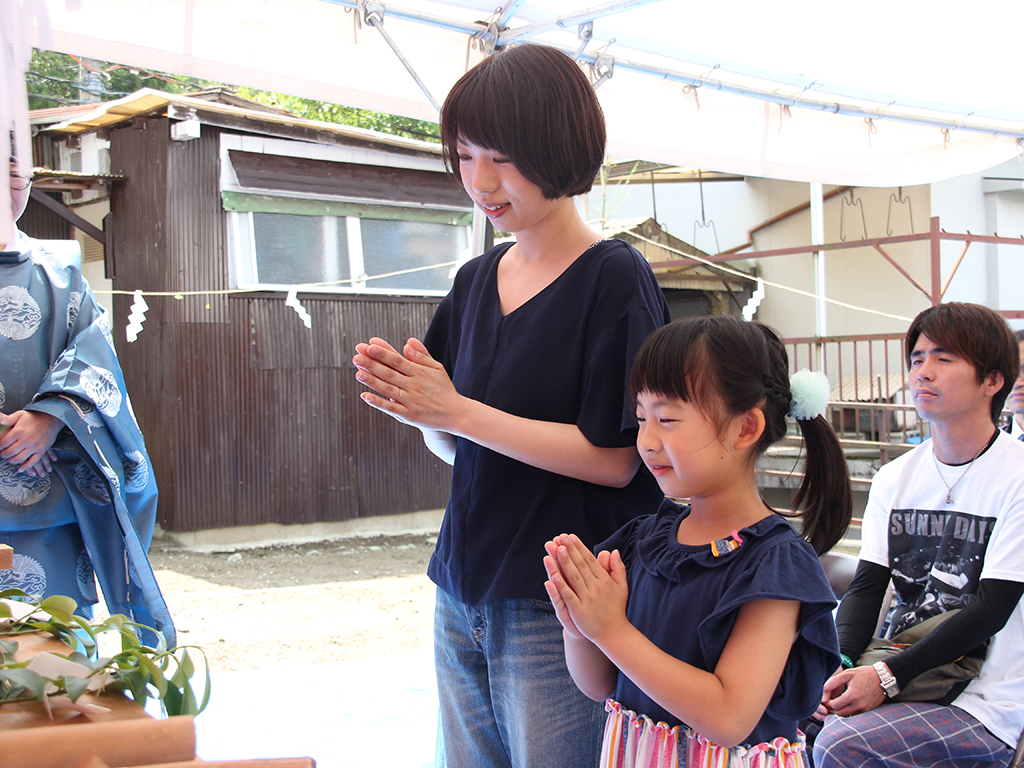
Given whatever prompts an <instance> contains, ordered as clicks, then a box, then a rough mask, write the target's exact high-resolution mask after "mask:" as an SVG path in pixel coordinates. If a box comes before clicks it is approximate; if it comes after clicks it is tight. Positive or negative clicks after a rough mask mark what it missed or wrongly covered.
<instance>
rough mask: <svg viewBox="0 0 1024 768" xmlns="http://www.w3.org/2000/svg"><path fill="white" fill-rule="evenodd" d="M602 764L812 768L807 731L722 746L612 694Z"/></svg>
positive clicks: (606, 767)
mask: <svg viewBox="0 0 1024 768" xmlns="http://www.w3.org/2000/svg"><path fill="white" fill-rule="evenodd" d="M605 710H606V711H607V712H608V719H607V720H606V721H605V726H604V742H603V744H602V746H601V763H600V768H806V766H807V761H806V759H805V754H806V749H807V747H806V744H805V742H804V735H803V734H802V733H800V734H798V736H797V741H796V743H791V742H789V741H788V740H787V739H784V738H782V737H781V736H780V737H779V738H777V739H773V740H772V741H771V742H763V743H761V744H755V745H753V746H739V747H720V746H718V745H717V744H713V743H712V742H710V741H708V740H707V739H705V738H704V737H703V736H701V735H700V734H698V733H697V732H696V731H694V730H692V729H688V730H686V731H683V732H680V730H679V726H678V725H675V726H671V727H670V726H669V725H667V724H665V723H655V722H654V721H653V720H651V718H649V717H648V716H647V715H638V714H636V713H635V712H632V711H630V710H628V709H624V708H623V707H622V705H621V704H619V703H618V702H617V701H614V700H612V699H608V701H607V702H605Z"/></svg>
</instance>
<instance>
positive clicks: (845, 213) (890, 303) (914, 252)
mask: <svg viewBox="0 0 1024 768" xmlns="http://www.w3.org/2000/svg"><path fill="white" fill-rule="evenodd" d="M752 183H753V182H752ZM757 183H758V184H759V185H760V186H762V187H763V188H764V193H765V194H766V195H768V196H769V197H770V198H771V199H772V201H773V203H772V205H771V206H770V208H772V209H779V210H777V211H773V213H772V214H771V215H773V216H774V215H777V214H778V213H780V212H782V211H784V210H787V209H788V208H790V207H793V206H794V205H798V204H800V203H806V202H807V200H808V195H809V188H808V186H807V185H805V184H803V185H796V184H790V183H783V182H772V181H764V180H762V181H759V182H757ZM831 189H834V187H826V193H827V192H828V191H831ZM902 194H903V198H904V199H909V201H910V205H909V207H908V206H906V205H903V204H899V203H898V202H897V201H896V199H898V196H899V193H898V190H895V189H867V188H865V189H860V188H855V189H854V190H853V200H854V203H855V204H852V205H851V202H850V194H849V192H847V193H844V194H842V195H838V196H836V197H833V198H831V199H829V200H827V201H825V242H827V243H837V242H842V241H852V240H860V239H864V238H865V235H866V236H867V237H869V238H877V237H885V236H886V235H887V231H888V232H889V233H891V234H893V235H901V234H911V231H913V232H915V233H922V232H927V229H928V211H929V189H928V187H911V188H906V189H903V191H902ZM894 198H895V199H894ZM862 212H863V215H862ZM910 213H912V214H913V216H912V217H911V216H910V215H909V214H910ZM911 218H913V225H912V226H913V230H911ZM810 226H811V224H810V212H809V211H802V212H800V213H797V214H795V215H793V216H791V217H789V218H787V219H785V220H784V221H781V222H779V223H777V224H774V225H772V226H771V227H769V228H767V229H765V230H762V231H761V232H759V233H757V234H756V235H755V237H754V249H755V250H770V249H776V248H786V247H791V246H795V245H803V244H806V243H807V242H809V240H810ZM883 247H884V249H885V251H886V252H887V253H888V254H889V255H890V256H891V257H892V258H893V259H894V260H895V261H897V262H898V263H899V264H900V265H901V266H902V267H903V268H904V269H905V270H906V271H907V272H909V273H910V274H911V275H912V276H913V277H914V278H916V279H917V281H918V282H920V283H921V284H922V285H923V286H924V287H925V288H926V289H927V288H928V285H929V281H930V278H929V274H928V245H927V243H906V244H893V245H887V246H883ZM758 265H759V273H760V275H761V276H762V277H763V278H764V279H765V280H766V281H771V282H775V283H779V284H783V285H788V286H792V287H794V288H797V289H800V290H803V291H807V292H809V293H813V292H814V268H813V257H812V256H811V255H810V254H801V255H795V256H776V257H771V258H766V259H762V260H760V261H759V262H758ZM825 280H826V295H827V296H828V298H830V299H834V300H836V301H841V302H844V303H847V304H850V305H853V306H857V307H865V308H867V309H871V310H877V311H881V312H885V313H888V314H892V315H901V316H903V317H907V318H912V317H913V316H914V315H916V314H917V313H918V312H920V311H921V310H922V309H924V308H925V307H927V306H928V305H929V302H928V300H927V298H926V297H925V296H924V295H923V294H922V293H921V292H920V291H919V290H917V289H916V288H915V287H914V286H913V285H912V284H911V283H910V282H909V281H908V280H907V279H906V278H904V277H903V276H902V275H900V274H899V272H897V271H896V269H894V268H893V267H892V266H891V265H890V264H889V263H888V262H887V261H886V260H885V259H884V258H883V257H882V256H881V255H880V254H879V253H878V252H877V251H876V250H874V249H873V248H858V249H849V250H835V251H826V252H825ZM757 317H758V319H759V320H761V321H762V322H765V323H768V324H769V325H772V326H773V327H775V328H776V329H777V330H778V331H780V332H781V333H782V334H783V335H784V336H787V337H794V336H796V337H802V336H812V335H814V332H815V328H814V300H813V299H812V298H810V297H805V296H800V295H798V294H794V293H791V292H788V291H783V290H781V289H778V288H771V287H768V288H766V296H765V299H764V301H763V303H762V304H761V307H760V308H759V309H758V315H757ZM906 327H907V320H901V319H896V318H890V317H884V316H880V315H875V314H870V313H868V312H862V311H858V310H855V309H850V308H847V307H843V306H838V305H835V304H829V305H828V308H827V310H826V333H827V334H828V335H829V336H845V335H851V334H869V333H892V332H902V331H904V330H905V329H906Z"/></svg>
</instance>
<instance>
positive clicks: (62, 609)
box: [39, 595, 78, 624]
mask: <svg viewBox="0 0 1024 768" xmlns="http://www.w3.org/2000/svg"><path fill="white" fill-rule="evenodd" d="M39 607H40V608H42V609H43V610H44V611H46V612H47V613H48V614H50V615H51V616H52V617H53V618H55V619H59V620H60V621H61V622H63V623H64V624H70V623H71V621H72V620H71V615H72V614H73V613H74V612H75V609H76V608H77V607H78V603H76V602H75V601H74V600H72V599H71V598H70V597H65V596H64V595H50V596H49V597H48V598H46V599H45V600H43V602H42V603H40V604H39Z"/></svg>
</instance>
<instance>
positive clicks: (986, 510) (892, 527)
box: [860, 432, 1024, 746]
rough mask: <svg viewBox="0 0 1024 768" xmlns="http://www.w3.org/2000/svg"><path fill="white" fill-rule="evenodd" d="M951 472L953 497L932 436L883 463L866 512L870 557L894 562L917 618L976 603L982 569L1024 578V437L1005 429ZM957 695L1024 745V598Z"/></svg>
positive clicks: (897, 581)
mask: <svg viewBox="0 0 1024 768" xmlns="http://www.w3.org/2000/svg"><path fill="white" fill-rule="evenodd" d="M965 469H966V472H964V470H965ZM961 473H964V474H963V476H962V477H961ZM942 475H943V476H944V477H945V478H946V483H947V484H949V485H953V483H954V482H955V483H956V484H955V485H954V487H953V490H952V494H951V495H952V499H953V501H952V503H949V504H947V503H946V496H947V489H946V485H945V484H943V481H942V478H941V477H940V476H939V474H938V470H937V469H936V467H935V461H934V458H933V455H932V443H931V440H929V441H927V442H925V443H924V444H923V445H921V446H919V447H917V448H915V449H914V450H912V451H911V452H910V453H907V454H905V455H903V456H901V457H900V458H898V459H896V460H895V461H892V462H890V463H889V464H886V465H885V466H883V467H882V468H881V469H879V470H878V473H877V474H876V475H875V478H874V481H873V482H872V485H871V493H870V495H869V496H868V504H867V508H866V510H865V512H864V527H863V533H862V545H861V551H860V557H861V559H862V560H866V561H868V562H872V563H876V564H878V565H881V566H884V567H886V568H889V569H890V571H891V572H892V575H893V583H894V585H895V586H896V590H897V593H898V594H899V596H900V599H901V601H902V602H905V603H907V604H908V607H909V609H910V610H909V611H908V613H907V614H906V617H905V619H904V621H905V622H907V623H911V624H912V623H917V621H920V620H923V619H925V618H928V616H931V615H934V614H936V613H940V612H943V611H945V610H950V609H952V608H960V607H964V606H966V605H968V604H970V602H971V601H972V600H973V596H974V594H975V593H976V592H977V589H978V582H979V581H980V580H981V579H1003V580H1006V581H1018V582H1024V443H1021V442H1020V441H1018V440H1015V439H1014V438H1012V437H1010V435H1008V434H1007V433H1005V432H1000V433H999V435H998V437H997V439H996V441H995V443H993V445H992V446H991V447H990V448H989V449H988V450H987V451H985V452H984V453H983V454H982V455H981V456H979V457H978V459H977V460H976V461H975V462H974V464H973V466H971V467H970V468H969V469H967V468H966V466H964V465H961V466H947V465H942ZM957 478H960V479H959V481H958V482H957ZM1022 602H1024V600H1022ZM900 628H901V627H895V628H894V629H895V630H896V631H899V629H900ZM953 703H954V706H957V707H960V708H961V709H964V710H966V711H967V712H969V713H970V714H972V715H974V717H976V718H977V719H978V720H979V721H981V722H982V723H983V724H984V725H985V727H986V728H988V729H989V730H990V731H991V732H992V733H993V734H995V735H996V736H998V737H999V738H1000V739H1002V740H1003V741H1005V742H1006V743H1007V744H1009V745H1011V746H1013V745H1016V743H1017V739H1018V738H1019V737H1020V735H1021V730H1022V729H1024V609H1022V606H1021V605H1020V604H1018V605H1017V607H1016V608H1015V609H1014V611H1013V613H1012V614H1011V615H1010V619H1009V621H1007V623H1006V626H1005V627H1003V629H1001V630H1000V631H999V632H997V633H996V634H995V636H994V637H993V638H992V642H991V643H990V645H989V649H988V654H987V656H986V659H985V663H984V665H983V666H982V672H981V675H980V676H979V677H978V678H977V679H975V680H973V681H971V683H970V684H969V685H968V686H967V688H966V690H964V692H963V693H961V694H960V696H958V697H957V699H956V701H954V702H953Z"/></svg>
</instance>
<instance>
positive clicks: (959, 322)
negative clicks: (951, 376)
mask: <svg viewBox="0 0 1024 768" xmlns="http://www.w3.org/2000/svg"><path fill="white" fill-rule="evenodd" d="M922 334H923V335H925V336H927V337H928V338H929V339H931V340H932V341H934V342H935V343H936V344H938V345H939V346H940V347H942V348H943V349H945V350H947V351H949V352H952V353H953V354H954V355H956V356H957V357H962V358H963V359H964V360H967V361H968V362H969V363H970V364H971V365H973V366H974V370H975V373H976V374H977V377H978V383H979V384H981V383H982V382H983V381H985V379H986V378H987V377H988V375H989V374H990V373H993V372H998V373H1001V374H1002V376H1003V386H1002V388H1001V389H1000V390H999V391H998V392H997V393H996V394H995V396H994V397H993V398H992V423H993V424H998V423H999V414H1000V413H1001V412H1002V410H1003V403H1005V402H1006V397H1007V395H1009V394H1010V390H1011V389H1013V383H1014V381H1016V380H1017V376H1018V375H1019V374H1020V346H1019V345H1018V342H1017V339H1016V338H1015V337H1014V333H1013V331H1011V330H1010V326H1009V325H1007V324H1006V320H1004V319H1003V317H1002V315H1000V314H999V313H998V312H995V311H993V310H991V309H989V308H988V307H983V306H981V305H980V304H967V303H963V302H957V301H953V302H950V303H948V304H938V305H936V306H934V307H929V308H928V309H926V310H924V311H923V312H921V313H920V314H919V315H918V316H917V317H915V318H914V321H913V322H912V323H911V324H910V328H909V329H908V330H907V336H906V339H905V342H904V343H905V349H904V352H905V354H906V361H907V367H908V368H909V367H910V362H911V360H910V354H911V352H913V351H914V346H915V345H916V344H917V339H918V337H919V336H921V335H922Z"/></svg>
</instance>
